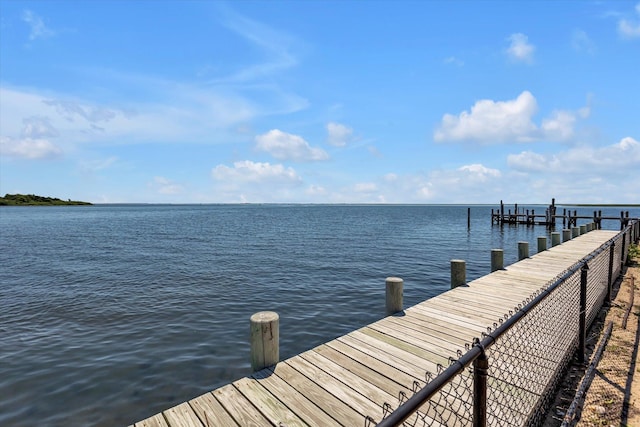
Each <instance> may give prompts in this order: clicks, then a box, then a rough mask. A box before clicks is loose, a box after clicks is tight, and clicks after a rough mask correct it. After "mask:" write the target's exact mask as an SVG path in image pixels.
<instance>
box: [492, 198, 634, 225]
mask: <svg viewBox="0 0 640 427" xmlns="http://www.w3.org/2000/svg"><path fill="white" fill-rule="evenodd" d="M579 219H582V220H587V221H592V222H593V224H594V227H595V229H596V230H600V229H602V221H603V220H606V221H619V222H620V230H623V229H624V228H625V227H626V226H627V225H628V224H629V222H630V221H631V220H633V219H637V218H630V217H629V211H620V216H619V217H613V216H602V210H597V211H593V215H592V216H585V215H578V211H577V210H575V209H574V211H573V212H571V209H568V210H567V209H566V208H563V209H562V213H561V214H560V213H558V208H557V206H556V199H555V198H554V199H551V204H550V205H549V206H548V207H547V208H546V209H545V211H544V213H538V214H536V212H535V209H525V208H523V207H520V208H518V204H517V203H516V204H514V206H513V212H512V210H511V208H509V207H505V204H504V203H503V202H502V200H500V207H499V208H498V209H496V210H495V211H494V209H491V223H492V224H498V225H504V224H522V225H545V226H547V227H548V228H552V229H555V227H556V224H558V223H560V222H562V227H563V228H571V227H577V226H578V220H579Z"/></svg>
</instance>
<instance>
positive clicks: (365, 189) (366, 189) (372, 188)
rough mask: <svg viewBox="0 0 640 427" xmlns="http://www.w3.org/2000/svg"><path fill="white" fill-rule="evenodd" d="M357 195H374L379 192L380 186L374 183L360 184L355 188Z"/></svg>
mask: <svg viewBox="0 0 640 427" xmlns="http://www.w3.org/2000/svg"><path fill="white" fill-rule="evenodd" d="M353 191H355V192H356V193H374V192H376V191H378V186H377V185H376V184H375V183H373V182H359V183H357V184H356V185H354V186H353Z"/></svg>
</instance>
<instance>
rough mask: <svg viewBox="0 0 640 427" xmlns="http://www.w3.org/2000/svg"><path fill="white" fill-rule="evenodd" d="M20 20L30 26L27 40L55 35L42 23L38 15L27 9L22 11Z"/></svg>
mask: <svg viewBox="0 0 640 427" xmlns="http://www.w3.org/2000/svg"><path fill="white" fill-rule="evenodd" d="M22 20H23V21H24V22H26V23H27V25H29V27H30V28H31V31H30V33H29V40H36V39H45V38H48V37H53V36H55V35H56V33H55V31H53V30H52V29H50V28H48V27H47V26H46V25H45V24H44V21H43V20H42V18H41V17H40V16H38V15H36V14H35V13H33V12H32V11H30V10H28V9H27V10H24V11H23V12H22Z"/></svg>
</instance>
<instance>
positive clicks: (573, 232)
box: [571, 227, 580, 238]
mask: <svg viewBox="0 0 640 427" xmlns="http://www.w3.org/2000/svg"><path fill="white" fill-rule="evenodd" d="M579 235H580V227H571V238H574V237H578V236H579Z"/></svg>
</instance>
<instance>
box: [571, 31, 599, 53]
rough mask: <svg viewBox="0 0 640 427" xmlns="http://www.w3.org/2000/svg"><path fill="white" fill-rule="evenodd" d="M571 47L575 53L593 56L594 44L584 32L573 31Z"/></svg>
mask: <svg viewBox="0 0 640 427" xmlns="http://www.w3.org/2000/svg"><path fill="white" fill-rule="evenodd" d="M571 47H573V49H574V50H576V51H577V52H586V53H588V54H590V55H593V54H594V53H595V52H596V44H595V43H594V42H593V40H591V38H590V37H589V35H588V34H587V33H586V32H585V31H584V30H574V31H573V33H572V34H571Z"/></svg>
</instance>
